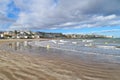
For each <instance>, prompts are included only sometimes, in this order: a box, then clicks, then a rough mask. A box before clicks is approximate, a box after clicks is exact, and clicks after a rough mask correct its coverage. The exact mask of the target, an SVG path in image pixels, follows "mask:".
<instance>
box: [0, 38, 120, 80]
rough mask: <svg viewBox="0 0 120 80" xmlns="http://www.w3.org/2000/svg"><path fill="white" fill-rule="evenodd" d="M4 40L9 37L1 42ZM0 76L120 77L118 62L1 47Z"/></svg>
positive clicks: (29, 79)
mask: <svg viewBox="0 0 120 80" xmlns="http://www.w3.org/2000/svg"><path fill="white" fill-rule="evenodd" d="M11 41H12V42H14V41H16V40H11ZM17 41H21V40H17ZM23 41H24V40H23ZM3 42H4V43H6V42H8V41H7V40H6V41H4V40H2V41H0V44H1V43H3ZM41 53H42V52H41ZM88 57H89V56H88ZM0 80H120V64H115V63H114V64H113V63H98V62H90V63H89V61H88V62H87V63H86V61H84V60H82V59H80V58H79V57H77V56H74V57H73V56H71V55H57V54H54V53H53V54H49V55H46V56H34V55H29V54H24V53H23V54H19V53H17V54H16V53H14V52H11V51H7V50H4V49H0Z"/></svg>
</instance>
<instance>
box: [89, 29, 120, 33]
mask: <svg viewBox="0 0 120 80" xmlns="http://www.w3.org/2000/svg"><path fill="white" fill-rule="evenodd" d="M109 32H110V33H111V32H120V29H111V30H102V31H94V32H91V33H109Z"/></svg>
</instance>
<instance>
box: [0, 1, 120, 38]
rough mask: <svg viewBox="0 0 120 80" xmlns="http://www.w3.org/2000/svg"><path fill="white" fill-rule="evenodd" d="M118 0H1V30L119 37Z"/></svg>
mask: <svg viewBox="0 0 120 80" xmlns="http://www.w3.org/2000/svg"><path fill="white" fill-rule="evenodd" d="M119 3H120V1H119V0H92V1H91V0H47V1H46V0H29V1H28V0H1V1H0V30H33V31H43V32H62V33H67V34H70V33H81V34H91V33H95V34H103V35H112V36H115V37H120V35H119V34H120V5H119Z"/></svg>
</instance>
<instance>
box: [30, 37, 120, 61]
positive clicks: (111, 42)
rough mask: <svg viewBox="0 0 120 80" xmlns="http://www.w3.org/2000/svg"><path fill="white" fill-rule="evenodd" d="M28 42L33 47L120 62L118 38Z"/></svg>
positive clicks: (119, 41) (119, 42)
mask: <svg viewBox="0 0 120 80" xmlns="http://www.w3.org/2000/svg"><path fill="white" fill-rule="evenodd" d="M28 44H29V45H31V46H34V47H44V48H47V49H56V50H62V51H69V52H70V54H72V55H81V54H84V55H87V54H89V55H94V56H96V57H95V58H96V59H97V60H103V61H110V62H115V63H120V39H119V38H116V39H65V40H49V41H32V42H29V43H28ZM67 54H68V53H67ZM96 59H95V60H96Z"/></svg>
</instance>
